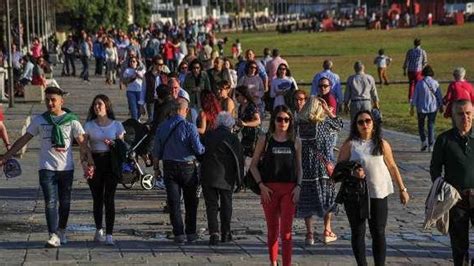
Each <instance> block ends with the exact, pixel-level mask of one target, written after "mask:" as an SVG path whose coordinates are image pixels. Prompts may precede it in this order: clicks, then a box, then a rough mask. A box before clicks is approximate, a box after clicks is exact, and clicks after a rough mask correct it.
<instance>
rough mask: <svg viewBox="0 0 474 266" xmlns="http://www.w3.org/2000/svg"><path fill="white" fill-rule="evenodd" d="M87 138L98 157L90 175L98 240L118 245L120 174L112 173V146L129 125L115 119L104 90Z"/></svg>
mask: <svg viewBox="0 0 474 266" xmlns="http://www.w3.org/2000/svg"><path fill="white" fill-rule="evenodd" d="M84 131H85V132H86V133H85V136H86V140H87V141H88V142H89V146H90V149H91V151H92V158H93V159H94V164H95V167H96V168H95V171H94V175H93V176H92V177H89V178H88V179H87V183H88V184H89V188H90V190H91V193H92V198H93V202H94V222H95V228H96V232H95V237H94V241H99V242H103V241H105V243H106V244H107V245H114V241H113V239H112V234H113V229H114V221H115V199H114V198H115V190H116V188H117V178H116V177H115V176H114V175H113V174H112V157H111V153H110V146H111V145H112V144H113V142H114V141H115V140H116V139H122V140H123V137H124V134H125V129H124V128H123V126H122V124H121V123H120V122H118V121H116V120H115V115H114V112H113V110H112V103H111V102H110V99H109V98H108V97H107V96H106V95H103V94H99V95H97V96H96V97H95V98H94V100H93V101H92V105H91V106H90V108H89V114H88V116H87V122H86V124H85V125H84ZM104 206H105V237H104V230H103V227H102V216H103V215H102V213H103V208H104Z"/></svg>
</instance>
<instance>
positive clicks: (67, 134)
mask: <svg viewBox="0 0 474 266" xmlns="http://www.w3.org/2000/svg"><path fill="white" fill-rule="evenodd" d="M64 115H66V113H64V114H62V115H60V116H51V117H52V119H53V120H54V121H55V122H56V123H57V122H59V121H61V119H63V117H64ZM60 128H61V130H62V132H63V136H64V144H65V147H64V148H63V149H56V148H53V145H52V144H51V132H52V129H53V125H50V124H49V123H48V122H47V121H46V120H45V119H44V118H43V116H41V115H38V116H36V117H35V118H33V121H31V124H30V125H29V126H28V128H27V129H26V132H27V133H29V134H31V135H33V136H36V135H40V137H41V148H40V154H39V169H40V170H43V169H46V170H51V171H69V170H74V160H73V158H72V149H71V144H72V138H73V137H74V138H77V137H78V136H80V135H82V134H84V129H82V126H81V123H79V121H76V120H74V121H71V122H68V123H66V124H64V125H61V126H60Z"/></svg>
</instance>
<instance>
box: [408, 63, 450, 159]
mask: <svg viewBox="0 0 474 266" xmlns="http://www.w3.org/2000/svg"><path fill="white" fill-rule="evenodd" d="M422 74H423V79H422V80H419V81H418V82H417V83H416V86H415V91H414V93H413V96H412V98H411V100H410V115H411V116H413V115H414V114H415V110H414V107H416V113H417V117H418V133H419V135H420V140H421V149H420V150H421V151H425V150H428V152H431V149H432V147H433V145H434V141H435V120H436V113H437V112H438V111H439V112H441V113H442V112H443V99H442V97H443V96H441V89H440V88H439V83H438V81H436V80H435V79H434V78H433V76H434V72H433V69H432V68H431V66H429V65H427V66H425V67H424V68H423V70H422ZM425 120H428V121H427V124H428V125H427V127H428V142H427V141H426V133H425Z"/></svg>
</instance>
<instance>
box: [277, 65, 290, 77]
mask: <svg viewBox="0 0 474 266" xmlns="http://www.w3.org/2000/svg"><path fill="white" fill-rule="evenodd" d="M282 66H284V67H286V75H285V76H287V77H291V71H290V69H289V68H288V65H286V64H285V63H281V64H279V65H278V67H277V77H278V69H280V67H282Z"/></svg>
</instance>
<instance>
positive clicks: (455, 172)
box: [430, 100, 474, 265]
mask: <svg viewBox="0 0 474 266" xmlns="http://www.w3.org/2000/svg"><path fill="white" fill-rule="evenodd" d="M452 113H453V124H454V125H453V128H452V129H450V130H448V131H446V132H444V133H442V134H441V135H439V136H438V138H437V139H436V142H435V145H434V149H433V156H432V158H431V165H430V174H431V180H432V181H434V180H435V179H436V178H438V177H439V176H442V175H443V174H444V178H445V180H446V182H448V183H449V184H451V185H452V186H454V187H455V188H456V189H457V190H458V191H459V193H460V194H461V200H460V201H459V202H458V203H457V204H456V205H455V206H454V207H453V208H451V210H450V211H449V237H450V238H451V249H452V254H453V260H454V265H469V228H470V227H471V221H472V220H473V219H474V202H473V201H472V199H473V197H474V193H473V191H474V164H472V162H473V161H474V132H473V131H472V116H473V108H472V103H471V101H470V100H458V101H455V102H454V104H453V110H452ZM443 172H444V173H443ZM471 265H472V263H471Z"/></svg>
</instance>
